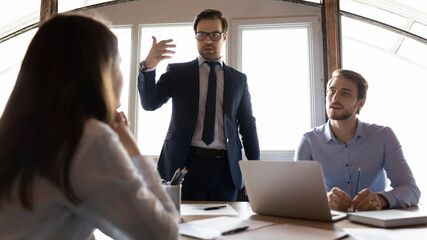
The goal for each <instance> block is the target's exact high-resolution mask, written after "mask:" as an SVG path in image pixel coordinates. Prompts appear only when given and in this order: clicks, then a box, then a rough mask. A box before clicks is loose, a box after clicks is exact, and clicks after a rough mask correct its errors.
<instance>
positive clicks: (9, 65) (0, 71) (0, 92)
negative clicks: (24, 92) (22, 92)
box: [0, 29, 37, 116]
mask: <svg viewBox="0 0 427 240" xmlns="http://www.w3.org/2000/svg"><path fill="white" fill-rule="evenodd" d="M36 31H37V29H33V30H31V31H28V32H26V33H23V34H21V35H19V36H17V37H14V38H11V39H9V40H7V41H5V42H3V43H1V44H0V56H7V57H2V58H0V79H1V81H0V116H1V114H3V110H4V108H5V107H6V103H7V101H8V99H9V96H10V94H11V93H12V90H13V87H14V86H15V82H16V78H17V76H18V72H19V70H20V68H21V62H22V60H23V59H24V56H25V53H26V51H27V48H28V45H29V44H30V41H31V39H32V38H33V36H34V34H35V33H36Z"/></svg>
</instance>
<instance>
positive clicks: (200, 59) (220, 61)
mask: <svg viewBox="0 0 427 240" xmlns="http://www.w3.org/2000/svg"><path fill="white" fill-rule="evenodd" d="M197 61H198V63H199V67H200V66H202V64H203V63H204V62H205V61H208V60H206V59H204V58H203V57H202V56H200V55H199V56H198V57H197ZM215 62H217V63H219V65H221V67H223V61H222V57H220V58H219V59H218V60H216V61H215Z"/></svg>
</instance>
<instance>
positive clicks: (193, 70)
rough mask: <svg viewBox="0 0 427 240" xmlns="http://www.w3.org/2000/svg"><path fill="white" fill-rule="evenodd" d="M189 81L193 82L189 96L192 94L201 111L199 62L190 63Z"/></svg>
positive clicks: (196, 105)
mask: <svg viewBox="0 0 427 240" xmlns="http://www.w3.org/2000/svg"><path fill="white" fill-rule="evenodd" d="M188 70H189V81H191V84H190V86H191V89H190V91H189V94H192V98H193V100H194V103H195V107H196V108H197V110H198V109H199V97H200V81H199V62H198V61H197V58H196V60H194V61H192V62H190V65H189V69H188Z"/></svg>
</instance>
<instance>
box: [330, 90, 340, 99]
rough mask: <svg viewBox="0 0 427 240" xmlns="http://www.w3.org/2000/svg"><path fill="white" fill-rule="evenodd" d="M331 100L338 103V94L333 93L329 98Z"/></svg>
mask: <svg viewBox="0 0 427 240" xmlns="http://www.w3.org/2000/svg"><path fill="white" fill-rule="evenodd" d="M331 100H332V101H339V100H340V95H339V94H338V92H336V93H334V94H333V95H332V96H331Z"/></svg>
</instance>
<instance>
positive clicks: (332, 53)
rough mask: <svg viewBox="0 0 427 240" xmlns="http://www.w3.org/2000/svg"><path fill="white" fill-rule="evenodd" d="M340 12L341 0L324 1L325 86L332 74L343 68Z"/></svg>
mask: <svg viewBox="0 0 427 240" xmlns="http://www.w3.org/2000/svg"><path fill="white" fill-rule="evenodd" d="M339 10H340V9H339V0H324V1H323V3H322V18H323V21H322V25H323V26H322V28H323V34H324V36H323V42H324V43H323V44H324V50H325V51H326V52H325V53H324V56H325V57H324V60H325V61H324V63H325V84H326V82H327V80H328V79H329V78H330V77H331V74H332V72H333V71H335V70H336V69H338V68H341V66H342V62H341V31H340V29H341V21H340V15H339Z"/></svg>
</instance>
